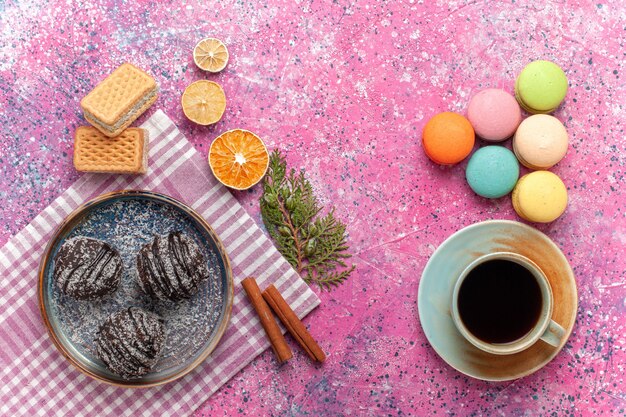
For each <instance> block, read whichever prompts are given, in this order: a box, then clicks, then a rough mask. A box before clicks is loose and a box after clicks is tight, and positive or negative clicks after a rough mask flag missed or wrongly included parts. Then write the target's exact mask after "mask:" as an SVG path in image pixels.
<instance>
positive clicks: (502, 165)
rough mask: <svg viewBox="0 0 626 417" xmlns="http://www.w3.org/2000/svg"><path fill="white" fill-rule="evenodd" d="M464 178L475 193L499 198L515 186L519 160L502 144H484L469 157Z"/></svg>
mask: <svg viewBox="0 0 626 417" xmlns="http://www.w3.org/2000/svg"><path fill="white" fill-rule="evenodd" d="M465 178H466V179H467V183H468V184H469V186H470V187H471V188H472V190H474V192H475V193H476V194H478V195H480V196H483V197H487V198H499V197H502V196H505V195H507V194H508V193H510V192H511V190H513V188H514V187H515V184H516V183H517V179H518V178H519V162H517V158H516V157H515V155H514V154H513V152H511V151H510V150H508V149H507V148H505V147H503V146H485V147H483V148H480V149H479V150H477V151H476V152H474V154H473V155H472V157H471V158H470V160H469V162H468V164H467V168H466V169H465Z"/></svg>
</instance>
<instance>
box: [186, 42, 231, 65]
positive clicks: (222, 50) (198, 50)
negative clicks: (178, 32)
mask: <svg viewBox="0 0 626 417" xmlns="http://www.w3.org/2000/svg"><path fill="white" fill-rule="evenodd" d="M193 62H195V63H196V65H197V66H198V67H199V68H200V69H203V70H205V71H209V72H220V71H221V70H223V69H224V68H225V67H226V64H228V49H226V45H224V42H222V41H221V40H219V39H215V38H206V39H202V40H201V41H200V42H198V44H197V45H196V47H195V48H193Z"/></svg>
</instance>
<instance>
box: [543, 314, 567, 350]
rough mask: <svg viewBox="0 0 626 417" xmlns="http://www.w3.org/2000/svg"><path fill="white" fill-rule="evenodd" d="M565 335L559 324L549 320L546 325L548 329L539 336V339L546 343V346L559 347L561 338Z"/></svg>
mask: <svg viewBox="0 0 626 417" xmlns="http://www.w3.org/2000/svg"><path fill="white" fill-rule="evenodd" d="M564 335H565V329H564V328H563V327H561V325H560V324H558V323H557V322H555V321H554V320H550V323H549V324H548V328H547V329H546V331H545V332H543V334H542V335H541V337H540V339H541V340H543V341H544V342H546V343H547V344H549V345H551V346H554V347H559V345H560V344H561V340H563V336H564Z"/></svg>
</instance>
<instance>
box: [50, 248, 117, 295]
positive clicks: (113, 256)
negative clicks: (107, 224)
mask: <svg viewBox="0 0 626 417" xmlns="http://www.w3.org/2000/svg"><path fill="white" fill-rule="evenodd" d="M121 276H122V258H121V257H120V254H119V253H118V252H117V251H116V250H115V249H113V248H112V247H111V246H110V245H109V244H108V243H106V242H103V241H100V240H96V239H92V238H88V237H75V238H72V239H69V240H67V241H65V242H64V243H63V245H61V249H59V251H58V252H57V254H56V256H55V258H54V280H55V281H56V283H57V285H58V287H59V289H61V291H63V292H64V293H65V294H67V295H69V296H71V297H74V298H76V299H79V300H95V299H98V298H100V297H102V296H104V295H106V294H110V293H112V292H114V291H115V290H116V289H117V287H118V285H119V283H120V278H121Z"/></svg>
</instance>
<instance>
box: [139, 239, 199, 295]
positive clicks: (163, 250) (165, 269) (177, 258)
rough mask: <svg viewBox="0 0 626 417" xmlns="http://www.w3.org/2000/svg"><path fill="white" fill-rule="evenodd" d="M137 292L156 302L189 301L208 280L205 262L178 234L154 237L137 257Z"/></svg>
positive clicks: (191, 243)
mask: <svg viewBox="0 0 626 417" xmlns="http://www.w3.org/2000/svg"><path fill="white" fill-rule="evenodd" d="M137 273H138V276H139V285H140V286H141V289H142V290H143V291H144V292H145V293H146V294H148V295H150V296H151V297H153V298H157V299H160V300H172V301H176V300H180V299H183V298H190V297H191V296H192V295H194V294H195V293H196V292H197V291H198V287H199V285H200V284H201V283H202V282H203V281H205V280H207V279H209V270H208V266H207V261H206V259H205V258H204V256H203V255H202V253H201V252H200V248H199V247H198V245H197V244H196V243H195V242H194V241H193V240H192V239H190V238H189V237H187V236H186V235H184V234H183V233H181V232H172V233H170V234H168V235H167V236H156V237H155V238H154V240H153V241H152V242H150V243H148V244H147V245H145V246H144V247H143V248H142V249H141V250H140V251H139V254H138V255H137Z"/></svg>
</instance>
